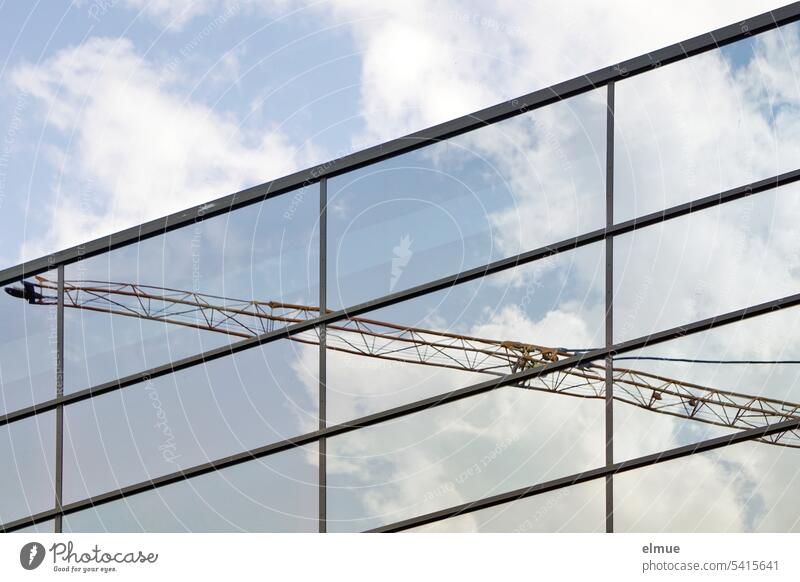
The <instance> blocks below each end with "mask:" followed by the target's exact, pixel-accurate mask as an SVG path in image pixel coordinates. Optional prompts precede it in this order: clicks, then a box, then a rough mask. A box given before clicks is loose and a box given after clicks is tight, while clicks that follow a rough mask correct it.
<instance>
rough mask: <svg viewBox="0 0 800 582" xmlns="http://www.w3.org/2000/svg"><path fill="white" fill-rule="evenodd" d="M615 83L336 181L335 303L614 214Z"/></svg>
mask: <svg viewBox="0 0 800 582" xmlns="http://www.w3.org/2000/svg"><path fill="white" fill-rule="evenodd" d="M605 119H606V102H605V91H604V90H603V91H594V92H591V93H588V94H585V95H581V96H579V97H574V98H572V99H567V100H565V101H562V102H559V103H557V104H554V105H550V106H548V107H545V108H542V109H537V110H534V111H531V112H529V113H526V114H523V115H519V116H517V117H514V118H511V119H508V120H506V121H503V122H501V123H497V124H494V125H491V126H487V127H482V128H481V129H478V130H476V131H473V132H471V133H468V134H465V135H462V136H459V137H456V138H453V139H449V140H447V141H443V142H441V143H438V144H435V145H432V146H428V147H426V148H423V149H421V150H418V151H415V152H411V153H409V154H405V155H402V156H399V157H396V158H392V159H390V160H386V161H383V162H380V163H377V164H373V165H370V166H367V167H365V168H363V169H361V170H358V171H354V172H349V173H347V174H344V175H342V176H337V177H334V178H332V179H331V180H329V182H328V204H329V212H328V223H329V226H328V232H329V242H328V253H329V255H328V269H329V270H328V281H329V282H328V306H329V307H331V308H336V307H346V306H351V305H353V304H355V303H360V302H362V301H365V300H367V299H370V298H375V297H380V296H382V295H386V294H388V293H390V292H393V291H399V290H401V289H406V288H409V287H412V286H414V285H417V284H421V283H425V282H427V281H430V280H433V279H436V278H439V277H442V276H446V275H451V274H455V273H457V272H459V271H462V270H464V269H468V268H471V267H476V266H480V265H483V264H485V263H488V262H490V261H493V260H497V259H500V258H503V257H508V256H511V255H514V254H517V253H519V252H522V251H525V250H529V249H533V248H538V247H540V246H542V245H544V244H547V243H552V242H555V241H559V240H562V239H565V238H568V237H571V236H575V235H577V234H579V233H582V232H585V231H588V230H592V229H596V228H601V227H602V226H603V225H604V223H605V210H604V207H605V206H604V205H605V124H606V121H605Z"/></svg>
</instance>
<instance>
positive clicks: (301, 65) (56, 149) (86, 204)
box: [0, 0, 778, 266]
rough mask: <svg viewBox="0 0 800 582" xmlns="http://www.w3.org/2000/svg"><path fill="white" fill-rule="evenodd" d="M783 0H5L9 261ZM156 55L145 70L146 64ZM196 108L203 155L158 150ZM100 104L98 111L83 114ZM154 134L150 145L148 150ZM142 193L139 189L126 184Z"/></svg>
mask: <svg viewBox="0 0 800 582" xmlns="http://www.w3.org/2000/svg"><path fill="white" fill-rule="evenodd" d="M777 4H778V3H775V2H756V3H753V2H732V3H729V4H728V5H727V6H726V8H725V10H719V9H718V8H717V7H710V6H709V7H702V6H701V7H697V6H694V5H693V4H692V3H690V2H686V3H685V6H683V9H682V10H681V9H666V8H664V9H661V8H653V9H652V10H653V13H652V14H651V15H650V18H649V19H648V20H644V19H642V18H637V15H636V14H635V13H634V11H632V6H634V5H633V4H628V3H626V2H614V3H610V4H608V3H592V2H587V3H584V6H583V7H584V9H583V10H567V9H565V8H563V7H559V6H558V3H536V4H535V5H528V4H527V3H518V2H500V3H497V4H496V5H495V6H494V7H492V8H491V9H490V8H488V7H486V6H483V5H481V4H479V3H471V2H448V1H437V2H432V3H427V4H424V8H423V5H422V4H420V5H419V6H418V5H417V3H413V2H412V3H402V2H391V1H388V2H381V3H366V2H354V1H350V0H332V1H330V2H285V1H281V0H264V1H257V0H242V1H240V2H232V1H227V0H198V1H195V2H190V1H185V0H184V1H178V2H161V1H145V0H93V1H90V0H82V1H76V2H60V3H59V2H55V3H46V4H45V3H43V2H36V3H19V2H4V3H2V4H0V14H2V18H0V54H2V55H3V56H4V59H3V61H2V66H0V77H2V79H3V83H2V86H1V88H0V132H2V135H3V136H4V140H3V151H2V152H0V154H2V156H3V157H2V158H0V172H2V178H3V179H2V181H0V188H1V189H0V205H1V206H0V208H2V213H0V232H2V233H3V241H4V244H3V245H2V247H0V266H10V265H13V264H16V263H17V262H18V261H20V260H21V259H23V258H32V257H34V256H38V255H41V254H44V253H46V252H51V251H54V250H57V249H59V248H62V247H64V246H65V245H72V244H77V243H79V242H81V241H83V240H86V239H87V238H93V237H94V236H99V235H102V234H107V233H109V232H112V231H115V230H119V229H120V228H124V227H127V226H132V225H134V224H137V223H139V222H142V221H144V220H147V219H151V218H155V217H158V216H162V215H164V214H166V213H167V212H169V211H174V210H178V209H180V208H183V207H186V206H189V205H193V204H197V203H201V202H204V201H205V200H208V199H211V198H215V197H218V196H222V195H225V194H227V193H230V192H231V191H235V190H236V189H238V188H241V187H245V186H249V185H253V184H256V183H260V182H262V181H266V180H269V179H272V178H275V177H278V176H280V175H283V174H285V173H287V172H288V171H291V170H294V169H299V168H302V167H306V166H309V165H311V164H313V163H315V162H319V161H324V160H326V159H329V158H332V157H334V156H336V155H339V154H342V153H346V152H348V151H352V150H353V149H360V148H361V147H364V146H367V145H370V144H373V143H376V142H377V141H382V140H384V139H389V138H391V137H396V136H398V135H402V134H403V133H406V132H408V131H413V130H416V129H420V128H422V127H425V126H427V125H430V124H433V123H436V122H440V121H444V120H446V119H449V118H452V117H454V116H456V115H459V114H463V113H467V112H469V111H471V110H474V109H476V108H479V107H482V106H486V105H490V104H491V103H493V102H496V101H498V100H500V99H502V98H507V97H513V96H515V95H517V94H521V93H524V92H527V91H530V90H533V89H536V88H539V87H541V86H545V85H547V84H550V83H553V82H557V81H560V80H562V79H564V78H567V77H570V76H573V75H577V74H580V73H583V72H586V71H588V70H591V69H593V68H596V67H598V66H601V65H605V64H609V63H612V62H614V61H616V60H620V59H623V58H626V57H630V56H633V55H635V54H638V53H640V52H643V51H645V50H649V49H653V48H657V47H659V46H662V45H664V44H668V43H670V42H675V41H677V40H680V39H682V38H685V37H688V36H691V35H692V34H696V33H699V32H703V31H705V30H708V29H710V28H713V27H715V26H720V25H724V24H728V23H730V22H733V21H735V20H737V19H739V18H742V17H745V16H748V15H751V14H753V13H756V12H759V11H763V10H767V9H769V8H770V7H772V6H774V5H777ZM552 22H558V23H559V26H558V27H553V26H550V25H549V23H552ZM632 23H635V26H632V25H631V24H632ZM528 30H536V31H537V32H536V34H527V33H526V31H528ZM112 46H116V47H117V52H116V53H115V52H114V51H112V50H111V47H112ZM567 49H569V50H567ZM98 55H106V56H109V57H110V58H108V59H106V60H102V59H100V60H98V58H97V57H98ZM93 56H94V57H95V58H94V59H93V58H92V57H93ZM142 68H143V69H145V72H144V74H142V75H139V73H137V72H135V69H142ZM68 71H72V73H77V72H79V71H80V72H82V73H84V74H85V77H83V78H81V79H78V80H75V82H74V83H73V84H70V81H69V80H68V79H65V78H64V75H65V74H67V73H68ZM115 75H116V77H115ZM23 77H24V78H23ZM109 84H110V85H116V89H117V90H118V91H117V90H115V87H111V86H109ZM128 84H130V85H133V84H136V85H137V86H138V88H139V89H141V91H140V92H139V97H141V101H140V103H141V104H144V103H146V102H147V99H148V98H154V99H164V100H166V101H165V102H162V103H161V104H162V105H163V107H160V108H158V109H153V110H152V112H151V115H150V118H149V119H148V120H146V121H145V122H135V123H136V125H137V126H138V127H141V126H143V125H146V124H147V122H148V121H149V122H150V123H152V128H149V127H142V131H143V135H140V136H138V141H136V142H135V143H131V145H130V146H129V148H126V146H125V145H124V144H125V142H126V140H128V139H130V128H129V127H126V125H125V123H118V121H119V117H122V118H125V117H129V112H128V111H127V110H126V107H134V108H135V107H136V99H137V97H136V95H135V94H134V93H136V91H131V90H130V89H131V87H130V86H129V87H128V88H127V89H126V85H128ZM153 84H155V85H156V86H152V85H153ZM148 85H149V86H148ZM37 87H38V89H39V90H38V91H37V90H36V89H37ZM126 94H127V95H128V97H129V98H130V99H131V101H132V102H131V103H126V102H125V98H126V97H125V96H126ZM110 101H112V102H111V103H110ZM59 107H66V111H62V112H60V111H59ZM197 108H199V111H198V110H197ZM187 110H195V113H196V114H197V115H195V116H194V117H192V116H191V115H188V116H186V115H185V116H184V117H185V118H184V119H178V120H177V122H176V123H175V125H174V126H173V127H171V128H170V131H173V132H174V133H177V134H178V136H177V138H176V139H175V140H174V143H172V144H170V146H171V147H172V148H179V149H183V150H185V154H186V155H188V156H193V157H195V158H197V160H198V161H197V163H196V164H191V163H188V166H187V170H186V172H184V173H180V172H178V173H173V172H172V171H170V169H169V168H167V169H166V170H165V168H162V167H159V166H158V164H157V163H156V162H155V160H154V159H152V158H155V157H158V156H159V155H161V153H162V152H160V151H159V149H158V148H159V146H160V145H162V144H159V141H160V140H161V138H160V136H158V135H157V134H156V133H155V132H154V131H153V128H159V127H163V126H164V125H165V123H164V122H165V121H166V120H169V119H174V118H175V116H176V115H177V116H178V117H180V115H181V113H182V112H183V113H184V114H185V113H186V111H187ZM198 116H199V118H200V119H205V120H208V118H209V117H212V118H213V120H212V121H211V125H212V127H210V128H205V129H207V130H208V131H204V132H200V136H201V137H200V139H197V138H193V137H192V138H190V137H188V136H187V137H185V138H184V139H181V135H184V136H185V135H186V134H187V133H188V132H187V131H186V130H187V124H188V125H192V124H193V123H194V121H195V120H196V119H198ZM98 117H102V118H103V120H104V127H103V128H96V127H95V128H89V129H87V125H90V123H91V120H92V119H97V118H98ZM131 123H134V122H131ZM231 132H233V133H235V134H236V135H231ZM265 136H267V137H265ZM203 139H206V140H210V141H221V142H226V140H230V142H228V143H232V144H234V147H233V148H232V149H233V153H232V154H231V155H232V157H236V158H242V157H246V156H247V155H250V154H252V155H254V156H256V157H255V159H252V160H249V161H247V162H243V163H241V162H237V161H235V160H232V159H224V156H220V155H219V152H218V151H217V150H214V149H213V148H211V150H210V151H206V150H207V149H208V147H207V146H208V144H205V143H199V142H202V141H203ZM262 139H266V140H268V141H269V142H270V143H268V144H264V143H261V140H262ZM195 140H196V141H195ZM143 149H147V150H149V149H152V150H153V155H152V156H151V157H150V158H147V157H144V158H142V159H138V156H140V155H141V152H142V150H143ZM102 152H106V154H107V155H102ZM165 155H166V158H165V164H168V165H172V166H173V167H174V166H177V165H179V164H180V163H184V162H185V160H183V159H182V158H180V157H176V156H175V155H174V152H167V153H166V154H165ZM112 168H113V169H112ZM142 174H146V175H149V176H152V182H146V181H145V182H141V183H138V184H137V186H136V188H135V189H133V188H129V189H126V187H125V186H126V184H130V183H131V180H130V179H129V178H130V176H131V175H133V176H137V177H138V176H141V175H142ZM117 180H119V181H117ZM198 186H201V187H198ZM134 197H138V200H137V201H136V203H135V204H134V205H133V206H134V207H133V208H131V204H126V203H125V201H126V200H127V201H130V200H131V199H132V198H134ZM120 200H121V201H122V204H119V201H120Z"/></svg>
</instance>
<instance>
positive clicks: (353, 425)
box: [0, 293, 800, 531]
mask: <svg viewBox="0 0 800 582" xmlns="http://www.w3.org/2000/svg"><path fill="white" fill-rule="evenodd" d="M797 305H800V293H798V294H795V295H790V296H788V297H784V298H782V299H776V300H773V301H769V302H767V303H762V304H760V305H755V306H752V307H746V308H744V309H739V310H736V311H732V312H729V313H726V314H724V315H718V316H716V317H710V318H707V319H703V320H701V321H696V322H694V323H690V324H687V325H683V326H679V327H673V328H671V329H668V330H664V331H661V332H658V333H654V334H652V335H648V336H642V337H640V338H636V339H632V340H628V341H625V342H622V343H619V344H614V345H613V346H611V348H609V349H607V348H601V349H598V350H593V351H591V352H585V353H582V354H580V355H575V356H572V357H569V358H564V359H563V360H559V361H557V362H551V363H549V364H546V365H544V366H541V367H538V368H528V369H526V370H523V371H521V372H517V373H516V374H509V375H507V376H503V377H502V378H496V379H492V380H487V381H484V382H480V383H478V384H473V385H471V386H466V387H464V388H459V389H457V390H451V391H450V392H445V393H444V394H440V395H437V396H431V397H429V398H424V399H422V400H417V401H416V402H411V403H409V404H404V405H402V406H397V407H395V408H390V409H388V410H384V411H382V412H376V413H374V414H371V415H368V416H363V417H361V418H357V419H354V420H351V421H348V422H344V423H341V424H337V425H334V426H330V427H328V428H326V429H325V430H317V431H314V432H310V433H306V434H304V435H299V436H297V437H293V438H290V439H286V440H283V441H278V442H276V443H272V444H269V445H265V446H263V447H258V448H256V449H251V450H249V451H244V452H241V453H237V454H235V455H230V456H228V457H224V458H222V459H217V460H215V461H210V462H208V463H203V464H201V465H196V466H194V467H189V468H187V469H183V470H181V471H177V472H175V473H171V474H169V475H164V476H163V477H158V478H156V479H152V480H149V481H143V482H141V483H137V484H134V485H129V486H128V487H124V488H122V489H119V490H116V491H110V492H108V493H103V494H101V495H98V496H96V497H92V498H88V499H84V500H83V501H76V502H74V503H71V504H69V505H68V506H65V507H64V508H63V513H64V514H68V513H73V512H75V511H79V510H81V509H86V508H88V507H92V506H94V505H99V504H101V503H107V502H109V501H114V500H117V499H121V498H123V497H126V496H129V495H134V494H136V493H142V492H144V491H149V490H151V489H156V488H158V487H163V486H165V485H169V484H171V483H177V482H180V481H184V480H186V479H189V478H191V477H196V476H199V475H204V474H206V473H210V472H213V471H218V470H221V469H225V468H228V467H232V466H234V465H238V464H240V463H244V462H247V461H251V460H254V459H258V458H261V457H265V456H268V455H272V454H275V453H279V452H282V451H287V450H292V449H294V448H295V447H301V446H305V445H308V444H311V443H314V442H317V441H318V440H319V439H320V438H322V437H326V438H331V437H334V436H338V435H342V434H346V433H349V432H351V431H354V430H357V429H359V428H366V427H369V426H374V425H376V424H380V423H383V422H387V421H390V420H394V419H396V418H401V417H403V416H407V415H409V414H413V413H415V412H422V411H424V410H430V409H432V408H436V407H439V406H444V405H446V404H450V403H452V402H458V401H460V400H463V399H465V398H470V397H472V396H477V395H479V394H484V393H486V392H490V391H492V390H495V389H497V388H500V387H503V386H509V385H512V384H517V383H519V382H524V381H527V380H531V379H533V378H537V377H539V376H545V375H547V374H551V373H553V372H558V371H561V370H565V369H568V368H574V367H576V366H580V365H583V364H584V363H587V362H591V361H596V360H600V359H604V358H605V357H606V356H608V355H612V354H618V353H622V352H629V351H634V350H639V349H641V348H644V347H647V346H651V345H656V344H660V343H663V342H666V341H670V340H673V339H677V338H680V337H684V336H687V335H692V334H695V333H700V332H703V331H708V330H710V329H714V328H717V327H721V326H724V325H729V324H731V323H736V322H738V321H743V320H746V319H750V318H753V317H758V316H760V315H766V314H768V313H772V312H774V311H777V310H780V309H785V308H788V307H794V306H797ZM54 516H55V512H54V511H53V510H51V511H46V512H42V513H40V514H37V515H35V516H32V517H28V518H22V519H20V520H17V521H14V522H11V523H7V524H3V525H0V531H3V530H8V529H19V528H22V527H26V526H29V525H32V524H33V523H39V522H41V521H45V520H47V519H52V518H53V517H54Z"/></svg>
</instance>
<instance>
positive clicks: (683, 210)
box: [0, 169, 800, 426]
mask: <svg viewBox="0 0 800 582" xmlns="http://www.w3.org/2000/svg"><path fill="white" fill-rule="evenodd" d="M798 180H800V169H798V170H793V171H791V172H786V173H784V174H779V175H777V176H773V177H771V178H767V179H765V180H759V181H758V182H753V183H751V184H747V185H744V186H740V187H738V188H733V189H731V190H726V191H724V192H720V193H718V194H712V195H710V196H706V197H704V198H700V199H698V200H694V201H692V202H687V203H685V204H679V205H677V206H673V207H671V208H668V209H666V210H662V211H658V212H652V213H650V214H647V215H644V216H640V217H638V218H634V219H631V220H627V221H625V222H621V223H619V224H616V225H614V226H612V227H610V228H607V229H605V228H602V229H597V230H594V231H592V232H589V233H586V234H583V235H580V236H576V237H572V238H568V239H566V240H563V241H561V242H558V243H555V244H552V245H546V246H544V247H540V248H538V249H535V250H532V251H527V252H525V253H521V254H519V255H515V256H513V257H509V258H507V259H501V260H499V261H495V262H493V263H489V264H487V265H483V266H481V267H476V268H473V269H469V270H467V271H462V272H461V273H457V274H455V275H451V276H448V277H443V278H441V279H437V280H436V281H432V282H430V283H425V284H423V285H418V286H416V287H411V288H410V289H407V290H404V291H398V292H396V293H392V294H390V295H386V296H384V297H380V298H378V299H373V300H371V301H367V302H365V303H361V304H359V305H355V306H353V307H349V308H347V309H342V310H338V311H332V312H330V313H328V314H326V315H322V316H319V317H316V318H314V319H309V320H307V321H304V322H301V323H297V324H293V325H290V326H288V327H286V328H283V329H279V330H275V331H272V332H269V333H266V334H263V335H260V336H257V337H254V338H250V339H246V340H242V341H240V342H236V343H232V344H228V345H226V346H223V347H220V348H216V349H213V350H209V351H207V352H204V353H201V354H196V355H194V356H188V357H186V358H183V359H181V360H176V361H174V362H170V363H169V364H164V365H162V366H158V367H155V368H150V369H148V370H144V371H142V372H137V373H135V374H130V375H128V376H125V377H123V378H119V379H117V380H112V381H110V382H105V383H103V384H99V385H97V386H93V387H91V388H86V389H84V390H79V391H76V392H73V393H71V394H67V395H65V396H63V397H60V398H54V399H52V400H48V401H45V402H41V403H37V404H34V405H31V406H27V407H25V408H21V409H19V410H15V411H13V412H9V413H6V414H3V415H0V426H3V425H6V424H9V423H11V422H15V421H18V420H23V419H25V418H29V417H31V416H34V415H36V414H40V413H43V412H47V411H50V410H54V409H56V408H57V407H58V406H60V405H66V404H74V403H76V402H80V401H82V400H86V399H88V398H93V397H95V396H100V395H102V394H107V393H109V392H113V391H115V390H120V389H122V388H126V387H128V386H133V385H135V384H139V383H141V382H146V381H148V380H150V379H153V378H158V377H160V376H164V375H167V374H171V373H173V372H177V371H180V370H184V369H187V368H190V367H192V366H195V365H198V364H204V363H207V362H210V361H212V360H215V359H217V358H221V357H225V356H228V355H230V354H234V353H237V352H240V351H243V350H247V349H250V348H253V347H256V346H258V345H262V344H267V343H270V342H273V341H275V340H279V339H286V338H289V337H291V336H293V335H296V334H298V333H302V332H306V331H310V330H311V329H313V328H315V327H317V326H319V325H321V324H332V323H335V322H337V321H341V320H343V319H346V318H348V317H355V316H357V315H361V314H364V313H368V312H370V311H374V310H377V309H381V308H384V307H388V306H390V305H395V304H397V303H401V302H403V301H408V300H410V299H414V298H417V297H420V296H422V295H426V294H428V293H434V292H436V291H441V290H444V289H448V288H450V287H453V286H455V285H460V284H462V283H467V282H469V281H473V280H476V279H479V278H481V277H485V276H487V275H493V274H496V273H499V272H502V271H504V270H506V269H510V268H514V267H517V266H520V265H525V264H527V263H531V262H533V261H537V260H540V259H543V258H546V257H550V256H553V255H557V254H559V253H563V252H566V251H571V250H574V249H577V248H580V247H583V246H586V245H589V244H593V243H596V242H600V241H602V240H604V239H606V238H608V237H612V236H620V235H623V234H627V233H630V232H633V231H635V230H639V229H642V228H646V227H648V226H653V225H656V224H660V223H662V222H665V221H668V220H672V219H675V218H679V217H681V216H685V215H688V214H691V213H693V212H698V211H702V210H706V209H708V208H712V207H714V206H719V205H720V204H725V203H728V202H733V201H735V200H739V199H742V198H745V197H747V196H752V195H754V194H758V193H761V192H765V191H768V190H772V189H774V188H777V187H779V186H785V185H787V184H791V183H794V182H797V181H798Z"/></svg>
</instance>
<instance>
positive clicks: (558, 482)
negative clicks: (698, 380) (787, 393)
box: [368, 418, 800, 533]
mask: <svg viewBox="0 0 800 582" xmlns="http://www.w3.org/2000/svg"><path fill="white" fill-rule="evenodd" d="M797 428H800V418H797V419H793V420H785V421H782V422H778V423H775V424H770V425H767V426H763V427H759V428H752V429H748V430H745V431H742V432H737V433H734V434H732V435H725V436H721V437H717V438H713V439H710V440H706V441H702V442H699V443H696V444H691V445H685V446H682V447H678V448H675V449H669V450H666V451H662V452H660V453H653V454H652V455H646V456H644V457H637V458H635V459H630V460H628V461H621V462H619V463H614V464H612V465H608V466H606V467H598V468H597V469H592V470H590V471H584V472H583V473H576V474H574V475H570V476H568V477H561V478H559V479H553V480H552V481H546V482H544V483H539V484H537V485H531V486H530V487H523V488H521V489H516V490H514V491H509V492H507V493H500V494H499V495H493V496H491V497H486V498H484V499H480V500H478V501H471V502H468V503H462V504H461V505H455V506H453V507H448V508H447V509H441V510H439V511H434V512H431V513H426V514H425V515H420V516H417V517H412V518H410V519H405V520H403V521H398V522H395V523H392V524H389V525H384V526H381V527H376V528H374V529H371V530H369V531H368V533H388V532H400V531H405V530H409V529H412V528H415V527H420V526H423V525H428V524H431V523H435V522H437V521H442V520H444V519H449V518H452V517H458V516H460V515H465V514H468V513H473V512H475V511H480V510H482V509H489V508H491V507H496V506H498V505H503V504H505V503H512V502H514V501H519V500H520V499H526V498H528V497H533V496H535V495H540V494H542V493H548V492H550V491H557V490H558V489H563V488H564V487H570V486H571V485H578V484H580V483H586V482H588V481H593V480H595V479H601V478H604V477H608V476H610V475H616V474H618V473H625V472H627V471H632V470H634V469H641V468H644V467H649V466H651V465H657V464H659V463H665V462H667V461H674V460H675V459H680V458H682V457H688V456H689V455H694V454H696V453H706V452H708V451H713V450H715V449H719V448H722V447H727V446H730V445H736V444H739V443H743V442H747V441H752V440H755V439H759V438H764V437H767V436H770V435H774V434H778V433H782V432H786V431H788V430H795V429H797Z"/></svg>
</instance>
